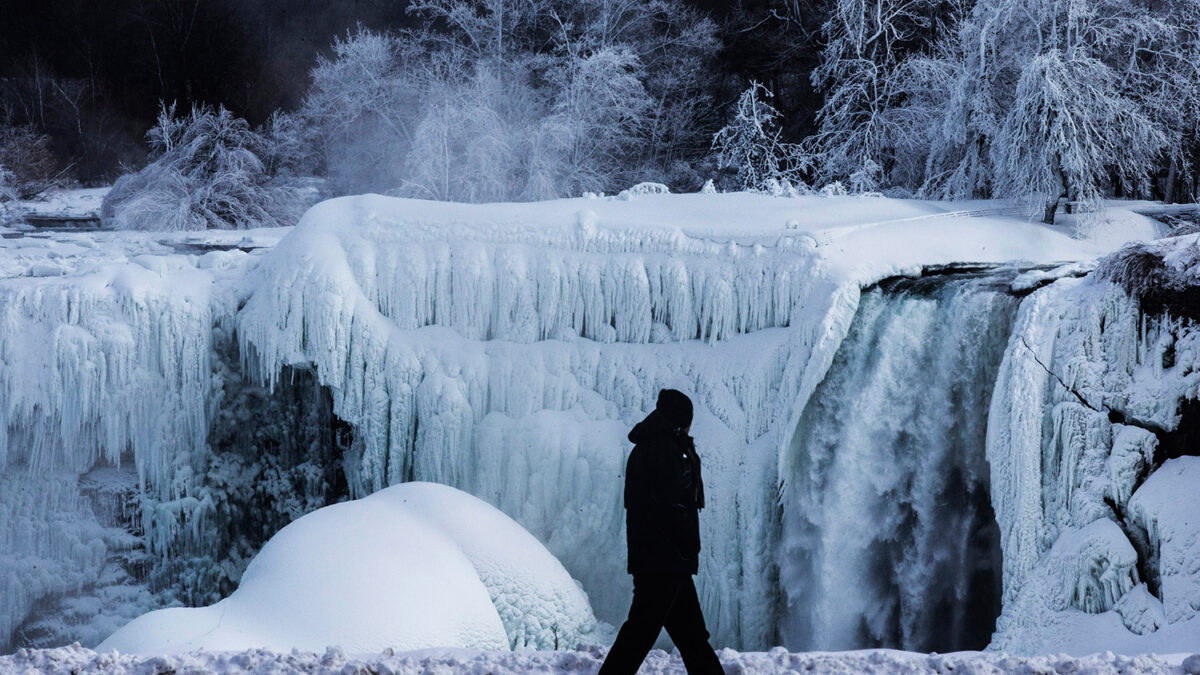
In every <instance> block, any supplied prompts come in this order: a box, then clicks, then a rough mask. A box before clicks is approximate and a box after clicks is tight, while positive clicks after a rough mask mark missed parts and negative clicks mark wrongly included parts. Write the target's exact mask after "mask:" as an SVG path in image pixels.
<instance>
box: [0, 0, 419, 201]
mask: <svg viewBox="0 0 1200 675" xmlns="http://www.w3.org/2000/svg"><path fill="white" fill-rule="evenodd" d="M404 4H405V3H403V2H396V1H395V0H336V1H332V2H331V1H329V0H252V1H250V0H105V1H104V2H95V1H94V0H4V8H3V19H2V20H0V78H2V79H0V106H2V107H0V122H6V123H8V124H10V125H32V126H33V127H34V128H36V129H37V130H38V131H40V132H42V133H45V134H47V135H49V137H50V139H51V142H52V147H53V150H54V152H55V154H56V155H57V156H58V158H59V159H60V160H61V161H63V162H65V163H67V164H72V165H73V172H74V175H75V176H77V177H78V178H79V180H81V181H83V182H85V183H93V182H111V181H112V180H113V179H114V178H116V176H117V175H118V174H119V173H121V168H122V165H127V166H136V165H137V164H139V163H140V162H142V161H144V159H145V155H146V146H145V143H144V136H145V133H146V130H147V129H149V128H150V127H151V125H153V124H154V122H155V118H156V116H157V114H158V111H159V102H160V101H166V102H172V101H174V102H177V103H178V104H179V107H180V108H182V109H185V110H186V109H188V108H190V107H191V105H192V104H193V103H209V104H212V105H217V104H220V105H223V106H224V107H226V108H227V109H229V110H230V111H232V112H233V113H234V114H236V115H238V116H240V117H244V118H246V119H247V120H249V121H250V122H251V123H252V124H260V123H262V122H263V121H265V120H266V119H267V118H268V117H269V116H270V114H271V112H272V111H273V110H275V109H276V108H283V109H295V108H296V107H297V106H298V105H299V103H300V100H301V98H302V97H303V95H304V91H305V88H306V86H307V82H308V72H309V70H310V69H311V68H312V67H313V65H314V64H315V63H316V60H317V55H318V54H320V53H323V52H324V53H327V52H328V51H329V46H330V44H331V43H332V41H333V38H334V36H335V35H338V34H343V33H345V32H346V31H347V30H348V29H351V28H353V27H355V26H356V25H359V24H361V25H363V26H366V27H375V28H387V27H394V26H400V25H403V24H404V22H405V21H407V20H409V15H408V14H407V13H406V12H405V8H404Z"/></svg>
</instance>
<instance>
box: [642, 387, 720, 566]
mask: <svg viewBox="0 0 1200 675" xmlns="http://www.w3.org/2000/svg"><path fill="white" fill-rule="evenodd" d="M689 412H690V411H689ZM688 417H689V419H690V415H689V416H688ZM666 419H667V418H666V416H664V415H663V414H662V412H660V411H655V412H652V413H650V415H649V416H648V417H647V418H646V419H645V420H643V421H642V422H641V423H639V424H638V425H637V426H635V427H634V428H633V431H631V432H629V440H630V442H632V443H633V444H634V447H633V451H632V452H630V454H629V461H628V462H627V463H626V465H625V524H626V539H627V543H628V545H629V573H630V574H634V575H638V574H680V573H682V574H695V573H696V571H697V561H698V559H699V554H700V519H699V510H700V509H702V508H704V483H703V481H702V480H701V477H700V457H699V456H698V455H697V454H696V447H695V444H694V443H693V442H692V437H691V436H688V435H687V434H686V433H684V432H683V430H682V429H681V428H680V427H678V426H675V425H673V424H671V423H669V422H667V421H666Z"/></svg>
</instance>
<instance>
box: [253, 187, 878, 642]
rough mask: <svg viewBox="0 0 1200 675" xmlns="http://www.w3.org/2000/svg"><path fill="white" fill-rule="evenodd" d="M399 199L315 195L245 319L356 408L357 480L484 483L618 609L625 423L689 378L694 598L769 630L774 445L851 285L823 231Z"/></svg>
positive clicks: (837, 333)
mask: <svg viewBox="0 0 1200 675" xmlns="http://www.w3.org/2000/svg"><path fill="white" fill-rule="evenodd" d="M397 204H400V205H408V204H407V203H404V202H399V203H397V202H395V201H394V200H386V199H383V198H376V199H372V198H356V199H353V200H333V201H330V202H326V203H324V204H322V205H319V206H317V207H315V208H314V209H313V210H312V211H310V212H309V214H308V216H306V218H305V220H304V221H303V222H302V223H301V224H300V225H299V226H298V227H297V230H296V231H295V233H294V234H293V236H291V237H289V238H288V239H286V240H284V241H283V242H281V244H280V247H279V248H278V249H277V250H276V251H275V252H274V254H273V255H272V257H271V260H269V261H268V263H267V264H266V265H264V266H263V268H261V270H259V272H260V274H261V275H262V278H261V280H260V281H258V282H257V283H256V286H257V287H258V288H260V289H262V290H261V291H260V292H257V293H255V294H254V295H253V296H252V297H251V298H250V300H249V301H248V302H247V303H246V305H245V307H244V308H243V309H242V311H241V312H240V314H239V317H238V327H239V336H240V338H241V340H242V353H243V354H244V355H245V357H246V358H247V359H248V364H249V365H256V366H257V367H259V368H260V369H261V370H260V372H261V375H262V377H263V378H264V380H267V381H272V380H273V379H274V378H275V377H277V374H278V372H279V370H280V367H281V366H283V365H287V364H298V363H305V364H308V363H311V364H314V365H315V367H316V371H317V373H318V376H319V378H320V379H321V381H322V383H323V384H325V385H327V386H329V387H330V388H331V389H332V391H333V392H334V396H335V401H334V404H335V412H336V413H337V414H338V416H339V417H341V418H343V419H345V420H347V421H349V422H351V423H352V424H354V425H355V429H356V435H355V442H356V447H355V456H354V457H353V458H352V461H351V462H350V463H349V466H350V467H351V474H352V486H353V488H354V489H355V490H356V491H357V492H358V493H359V494H363V493H368V492H371V491H374V490H377V489H379V488H381V487H383V486H386V485H390V484H395V483H398V482H402V481H406V480H414V479H415V480H428V481H434V482H440V483H446V484H449V485H453V486H455V487H459V488H462V489H464V490H467V491H469V492H471V493H473V494H475V495H477V496H480V497H482V498H484V499H486V500H487V501H489V502H490V503H492V504H493V505H495V506H497V507H499V508H500V509H501V510H502V511H504V512H505V513H507V514H509V515H510V516H512V517H513V518H515V519H516V520H517V521H518V522H520V523H521V525H523V526H524V527H525V528H526V529H528V530H529V531H531V532H532V533H534V534H535V535H536V536H538V538H539V539H541V540H542V541H544V542H546V544H547V546H548V547H549V548H550V550H551V551H552V552H553V553H555V555H556V556H558V557H559V559H560V560H562V561H563V563H564V565H566V567H567V569H568V570H569V571H570V572H571V573H572V575H573V576H575V577H576V578H577V579H579V580H580V581H581V582H582V583H583V584H584V587H585V589H586V590H587V591H588V592H589V595H590V597H591V601H592V604H593V606H594V607H595V609H596V611H597V614H598V616H600V618H602V619H604V620H607V621H609V622H614V623H615V622H619V621H620V620H621V619H622V618H623V614H624V612H625V610H626V609H627V602H628V588H629V580H628V576H627V575H626V573H625V555H624V538H623V536H622V527H623V525H624V512H623V510H622V507H621V484H622V482H621V481H622V479H621V475H622V471H623V468H624V467H623V465H624V458H625V455H626V452H627V450H628V443H627V442H626V441H625V438H624V437H625V434H626V433H627V431H628V429H629V428H630V427H631V426H632V424H633V423H634V422H636V421H638V420H639V419H640V418H641V416H642V415H644V414H645V412H646V411H647V410H649V409H650V408H652V406H653V401H654V398H655V395H656V393H657V391H658V389H659V388H660V387H666V386H671V387H678V388H681V389H683V390H684V391H687V392H688V393H689V394H692V395H693V398H694V399H695V401H696V403H697V420H696V424H695V429H694V430H695V435H696V437H697V438H698V448H699V452H700V453H701V456H702V457H703V458H704V462H705V466H706V477H707V484H708V485H709V486H711V487H710V489H709V505H710V506H709V508H708V509H707V510H706V511H705V512H704V514H703V515H702V518H701V523H702V528H703V529H704V535H705V542H706V547H707V548H706V552H705V555H704V557H703V562H702V566H703V568H704V572H703V574H702V576H701V580H702V584H703V588H702V589H701V595H702V601H703V602H704V604H705V608H706V611H707V615H708V617H709V621H710V624H711V627H712V629H713V633H714V635H715V636H716V639H717V641H718V642H720V643H723V644H739V645H743V646H767V645H769V644H771V643H772V642H773V631H774V626H773V623H774V618H773V614H774V612H773V605H774V602H775V593H776V590H775V588H774V587H773V584H772V582H771V569H772V566H773V564H774V560H773V550H772V549H773V546H772V541H773V540H772V528H773V527H774V516H773V514H774V512H775V505H774V493H775V487H774V486H775V483H776V480H777V473H776V460H777V456H778V451H779V447H780V444H781V443H782V440H781V439H782V437H783V435H784V434H785V433H786V431H785V429H786V428H787V422H788V420H789V419H790V418H791V417H792V415H793V414H794V413H795V409H796V407H797V403H796V402H797V401H802V400H804V399H805V398H807V392H811V390H812V388H813V387H815V384H816V382H818V381H819V380H820V378H821V376H822V375H823V372H824V368H825V367H826V366H827V365H828V362H829V361H830V360H831V359H832V354H833V352H834V350H835V349H836V345H837V343H838V342H839V341H840V338H841V336H842V335H843V334H844V333H845V330H846V329H847V327H848V324H849V320H850V318H851V317H852V316H853V312H854V307H855V304H856V300H857V294H858V290H857V287H851V288H848V289H846V290H838V288H837V287H836V286H835V285H833V284H832V283H830V282H829V281H828V280H827V279H826V277H824V276H823V275H822V274H820V270H819V266H820V259H819V258H818V257H817V256H816V255H815V254H814V252H813V249H812V245H811V240H798V241H791V240H783V239H781V240H780V241H778V242H776V243H775V244H774V245H772V246H763V245H761V244H756V245H742V244H738V243H736V242H734V241H711V240H704V239H698V238H688V237H684V236H682V235H680V233H679V232H678V231H668V230H655V229H645V230H631V231H617V230H611V229H600V228H596V227H595V226H594V225H593V224H592V223H591V222H590V220H589V216H588V215H587V214H581V215H579V216H578V218H577V222H576V223H575V224H574V226H573V227H545V226H541V227H535V226H529V227H506V228H495V229H493V228H488V227H483V226H472V225H457V224H455V223H454V222H452V221H451V222H439V223H438V225H437V226H436V227H432V226H423V225H422V224H421V222H420V218H418V217H415V216H413V215H412V214H408V213H403V212H400V213H394V212H392V211H394V210H395V209H396V208H399V207H398V206H397ZM278 289H287V292H279V290H278ZM810 362H811V363H810Z"/></svg>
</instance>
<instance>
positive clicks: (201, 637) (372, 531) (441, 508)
mask: <svg viewBox="0 0 1200 675" xmlns="http://www.w3.org/2000/svg"><path fill="white" fill-rule="evenodd" d="M517 594H520V595H521V597H516V595H517ZM493 598H495V604H493ZM543 603H555V605H556V606H552V607H547V606H544V604H543ZM502 616H503V617H504V618H505V619H507V621H508V622H509V625H511V626H513V627H514V630H515V633H516V634H515V636H514V637H513V640H512V641H513V643H515V644H520V645H522V646H540V645H541V644H543V643H544V642H546V641H548V640H553V638H554V635H555V632H556V631H557V634H558V635H559V636H561V638H562V639H564V640H569V639H578V638H579V637H581V636H582V635H583V634H584V633H585V632H587V631H589V630H591V629H593V628H594V624H595V622H594V619H593V618H592V615H591V609H590V608H589V606H588V603H587V597H586V596H585V595H584V594H583V592H582V591H581V590H579V589H578V587H577V586H575V584H574V582H573V581H572V580H571V578H570V577H569V576H568V575H567V573H566V571H565V570H563V568H562V566H561V565H560V564H559V563H558V561H557V560H555V559H554V557H553V556H551V555H550V554H549V553H548V552H547V551H546V550H545V549H544V548H542V547H541V545H540V544H539V543H538V542H537V540H536V539H534V538H533V537H532V536H531V535H529V534H528V533H527V532H524V531H523V530H522V529H521V527H520V526H519V525H517V524H516V523H515V522H513V521H512V520H510V519H509V518H508V517H507V516H505V515H504V514H502V513H501V512H499V511H497V510H496V509H494V508H492V507H490V506H488V505H487V504H485V503H483V502H481V501H479V500H477V499H475V498H474V497H471V496H470V495H467V494H465V493H462V492H459V491H457V490H455V489H453V488H449V487H445V486H437V485H430V484H422V483H407V484H403V485H397V486H395V487H392V488H388V489H386V490H382V491H380V492H377V493H375V494H373V495H371V496H370V497H367V498H365V499H360V500H357V501H353V502H346V503H343V504H336V505H333V506H329V507H326V508H323V509H319V510H317V511H314V512H313V513H310V514H308V515H306V516H304V517H302V518H300V519H298V520H296V521H294V522H293V523H291V524H290V525H288V526H287V527H285V528H283V529H282V530H280V531H279V533H278V534H276V535H275V536H274V537H272V538H271V540H270V541H268V542H267V544H266V545H265V546H263V549H262V550H261V551H260V552H259V554H258V555H257V556H255V558H254V560H253V561H251V563H250V566H249V567H248V568H247V569H246V572H245V574H244V575H243V577H242V582H241V585H240V586H239V588H238V589H237V591H235V592H234V593H233V594H232V595H231V596H229V597H228V598H226V599H224V600H222V601H221V602H218V603H217V604H215V605H211V606H208V607H200V608H171V609H164V610H159V611H156V612H151V613H149V614H146V615H143V616H141V617H139V618H137V619H135V620H134V621H132V622H130V623H129V624H128V625H127V626H125V627H124V628H122V629H121V630H119V631H117V632H116V633H114V634H113V635H112V636H110V637H109V638H108V639H107V640H105V641H104V642H102V643H101V644H100V646H99V647H98V649H100V650H102V651H106V650H112V649H115V650H117V651H118V652H124V653H141V654H152V653H153V654H173V653H179V652H183V651H188V650H194V649H209V650H216V651H232V650H244V649H254V648H267V649H273V650H277V651H285V652H286V651H288V650H291V649H293V648H298V649H305V650H323V649H324V648H325V647H326V646H328V645H340V646H341V647H343V648H345V649H348V650H350V651H352V652H355V653H360V652H377V651H379V650H382V649H385V648H395V649H404V650H411V649H421V648H429V647H464V648H465V647H473V648H479V649H508V647H509V644H510V639H509V636H508V635H506V632H505V623H504V621H503V620H502Z"/></svg>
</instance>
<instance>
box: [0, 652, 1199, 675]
mask: <svg viewBox="0 0 1200 675" xmlns="http://www.w3.org/2000/svg"><path fill="white" fill-rule="evenodd" d="M581 647H582V648H581V649H580V650H578V651H524V652H521V651H518V652H486V651H476V650H453V651H451V650H436V649H435V650H423V651H420V652H408V653H399V654H389V653H387V652H385V653H383V654H379V655H373V656H347V655H346V654H344V653H342V651H341V650H339V649H336V648H330V649H329V650H327V651H326V652H325V653H324V654H314V653H312V652H297V651H293V652H292V653H290V654H281V653H278V652H270V651H266V650H253V651H245V652H191V653H187V654H178V655H172V656H118V655H117V654H116V653H115V652H112V653H107V654H100V653H97V652H94V651H92V650H90V649H84V648H82V647H78V646H72V647H60V648H58V649H34V650H27V649H22V650H20V651H19V652H17V653H16V654H14V655H12V656H0V673H34V672H39V673H66V672H70V673H80V674H82V673H96V672H104V673H113V674H120V673H139V674H142V673H146V674H148V673H170V672H216V673H343V674H349V673H395V674H397V675H400V674H412V675H418V674H422V675H423V674H427V673H428V674H435V673H436V674H442V673H445V674H449V673H455V674H459V673H461V674H467V675H484V674H485V673H487V674H492V675H502V674H505V673H531V672H533V673H588V674H591V673H595V672H596V670H597V669H598V668H599V667H600V663H601V660H602V658H603V655H604V653H605V651H606V649H605V648H598V647H583V646H582V645H581ZM719 655H720V657H721V663H722V664H723V665H724V666H725V672H726V673H754V674H755V675H770V674H772V673H803V672H811V673H839V674H840V673H846V674H851V673H854V674H859V673H906V674H907V673H914V674H916V673H973V674H977V675H985V674H990V673H1030V674H1032V673H1077V674H1079V675H1084V674H1088V673H1097V674H1099V673H1128V674H1133V673H1163V674H1164V675H1166V674H1170V675H1180V674H1183V673H1187V674H1190V675H1196V674H1200V654H1197V655H1193V656H1190V657H1186V658H1185V657H1184V656H1183V655H1177V656H1173V657H1172V656H1165V657H1162V656H1146V655H1142V656H1133V657H1129V656H1119V655H1113V654H1111V653H1107V654H1096V655H1093V656H1085V657H1082V658H1073V657H1069V656H1038V657H1012V656H1005V655H1003V654H994V653H990V652H959V653H956V654H945V655H939V654H914V653H912V652H901V651H893V650H886V649H874V650H863V651H853V652H806V653H789V652H787V651H786V650H784V649H783V648H781V647H776V648H775V649H772V650H771V651H770V652H745V653H739V652H735V651H733V650H732V649H722V650H721V651H720V652H719ZM638 672H639V673H641V675H658V674H662V675H666V674H668V673H670V674H672V675H674V674H676V673H678V674H680V675H682V674H683V673H684V672H685V671H684V669H683V662H682V661H680V660H679V656H678V655H676V654H668V653H666V652H664V651H662V650H657V649H656V650H654V651H652V652H650V655H649V657H647V659H646V662H645V664H644V665H643V666H642V668H641V670H640V671H638Z"/></svg>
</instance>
